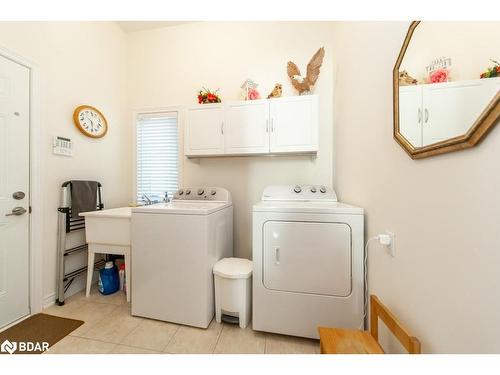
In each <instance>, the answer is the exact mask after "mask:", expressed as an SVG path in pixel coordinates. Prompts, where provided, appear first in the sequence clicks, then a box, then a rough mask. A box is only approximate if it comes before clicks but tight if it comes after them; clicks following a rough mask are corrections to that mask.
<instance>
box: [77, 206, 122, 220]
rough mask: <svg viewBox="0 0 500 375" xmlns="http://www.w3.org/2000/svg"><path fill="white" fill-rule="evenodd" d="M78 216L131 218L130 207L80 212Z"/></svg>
mask: <svg viewBox="0 0 500 375" xmlns="http://www.w3.org/2000/svg"><path fill="white" fill-rule="evenodd" d="M79 216H88V217H110V218H118V219H130V217H131V216H132V208H131V207H118V208H110V209H107V210H97V211H90V212H81V213H80V215H79Z"/></svg>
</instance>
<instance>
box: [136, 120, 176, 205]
mask: <svg viewBox="0 0 500 375" xmlns="http://www.w3.org/2000/svg"><path fill="white" fill-rule="evenodd" d="M136 132H137V133H136V134H137V136H136V142H137V143H136V148H137V152H136V154H137V171H136V176H137V177H136V178H137V180H136V187H137V188H136V191H137V197H136V199H137V202H143V201H145V200H147V199H145V196H146V197H147V198H149V199H151V200H154V201H156V200H157V201H161V200H163V198H164V197H165V192H168V195H169V196H170V197H171V196H172V195H173V193H174V192H175V191H176V190H177V188H178V183H179V140H178V132H177V112H162V113H147V114H146V113H145V114H139V115H138V117H137V123H136Z"/></svg>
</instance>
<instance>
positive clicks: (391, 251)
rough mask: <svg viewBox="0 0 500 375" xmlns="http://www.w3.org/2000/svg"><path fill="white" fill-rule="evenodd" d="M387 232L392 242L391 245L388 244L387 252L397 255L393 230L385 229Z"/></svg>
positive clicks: (393, 255)
mask: <svg viewBox="0 0 500 375" xmlns="http://www.w3.org/2000/svg"><path fill="white" fill-rule="evenodd" d="M385 233H386V234H387V235H388V236H389V237H391V243H390V244H389V245H387V252H388V253H389V254H390V255H391V256H392V257H395V256H396V243H395V242H394V237H395V236H394V233H392V232H391V231H388V230H387V229H386V230H385Z"/></svg>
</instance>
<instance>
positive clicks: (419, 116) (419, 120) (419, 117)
mask: <svg viewBox="0 0 500 375" xmlns="http://www.w3.org/2000/svg"><path fill="white" fill-rule="evenodd" d="M421 122H422V108H419V109H418V123H419V124H420V123H421Z"/></svg>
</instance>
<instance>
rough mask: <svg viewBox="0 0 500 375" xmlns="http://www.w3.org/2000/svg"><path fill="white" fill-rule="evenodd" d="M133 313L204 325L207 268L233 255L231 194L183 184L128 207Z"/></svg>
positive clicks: (209, 303) (209, 292) (209, 309)
mask: <svg viewBox="0 0 500 375" xmlns="http://www.w3.org/2000/svg"><path fill="white" fill-rule="evenodd" d="M131 233H132V234H131V236H132V251H131V253H132V262H131V263H132V277H131V279H132V289H131V290H132V315H135V316H142V317H146V318H152V319H157V320H164V321H168V322H174V323H179V324H186V325H190V326H195V327H202V328H207V327H208V325H209V324H210V322H211V321H212V318H213V316H214V311H215V310H214V281H213V274H212V268H213V266H214V264H215V263H216V262H217V261H218V260H220V259H222V258H227V257H231V256H233V206H232V201H231V195H230V193H229V192H228V191H227V190H226V189H222V188H218V187H197V188H183V189H180V190H178V191H177V192H176V193H175V195H174V197H173V198H172V200H171V201H170V202H168V203H159V204H154V205H150V206H143V207H137V208H133V209H132V223H131Z"/></svg>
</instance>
